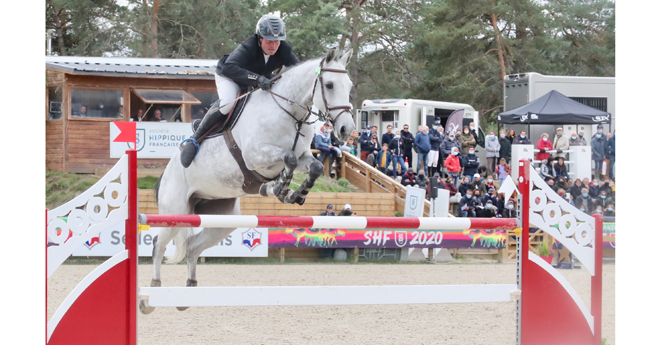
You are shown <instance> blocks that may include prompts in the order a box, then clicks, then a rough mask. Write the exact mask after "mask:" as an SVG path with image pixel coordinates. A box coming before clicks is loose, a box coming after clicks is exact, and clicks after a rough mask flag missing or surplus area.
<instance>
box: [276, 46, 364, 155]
mask: <svg viewBox="0 0 660 345" xmlns="http://www.w3.org/2000/svg"><path fill="white" fill-rule="evenodd" d="M324 63H325V58H323V59H321V63H320V64H319V66H318V67H317V68H316V79H315V80H314V87H313V88H312V102H313V101H314V94H315V93H316V85H317V84H318V82H319V81H320V82H321V98H322V99H323V105H324V106H325V113H324V112H322V111H320V110H319V112H318V113H317V112H315V111H313V110H312V108H311V107H306V106H304V105H301V104H299V103H298V102H296V101H294V100H292V99H287V98H286V97H283V96H281V95H278V94H276V93H275V92H273V91H270V90H264V91H266V92H268V93H270V95H271V97H273V101H274V102H275V104H277V106H278V107H280V109H281V110H282V111H284V112H285V113H287V114H289V116H291V117H292V118H293V119H294V120H295V121H296V123H295V127H296V138H295V139H294V141H293V148H292V149H291V151H294V150H295V149H296V144H297V143H298V138H299V137H300V136H303V137H304V136H305V135H304V134H302V133H300V131H301V129H302V126H303V125H313V124H314V122H316V121H308V120H309V117H310V116H311V115H312V114H314V115H316V116H317V117H318V118H319V119H320V120H322V121H326V122H327V121H328V120H330V121H331V122H333V124H334V123H336V122H337V119H339V116H341V115H342V114H344V113H348V114H350V115H351V117H353V113H352V112H351V106H350V105H345V106H337V107H329V106H328V100H327V99H326V98H325V89H324V88H323V72H330V73H346V74H348V71H347V70H343V69H333V68H323V64H324ZM281 76H282V72H280V74H278V75H277V76H275V77H274V78H273V81H275V80H277V79H279V78H280V77H281ZM276 96H277V97H279V98H281V99H283V100H285V101H287V103H289V104H290V105H293V104H295V105H297V106H298V107H300V108H302V109H304V110H306V111H307V115H305V116H304V117H303V118H302V119H297V118H296V117H295V116H294V115H293V114H291V112H289V111H288V110H286V109H285V108H284V107H282V105H281V104H280V103H279V102H278V101H277V99H275V97H276ZM338 109H342V111H341V112H339V114H337V116H335V118H334V120H333V119H332V118H330V119H328V117H329V116H326V114H330V112H331V111H333V110H338Z"/></svg>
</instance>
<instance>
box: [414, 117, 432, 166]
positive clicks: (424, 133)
mask: <svg viewBox="0 0 660 345" xmlns="http://www.w3.org/2000/svg"><path fill="white" fill-rule="evenodd" d="M420 127H422V128H421V130H420V131H419V133H417V135H416V136H415V147H416V148H417V172H418V173H419V172H420V171H421V169H422V167H423V168H424V170H423V171H424V174H428V163H429V151H431V140H430V139H429V135H428V132H429V128H428V127H426V126H420Z"/></svg>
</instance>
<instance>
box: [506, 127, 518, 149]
mask: <svg viewBox="0 0 660 345" xmlns="http://www.w3.org/2000/svg"><path fill="white" fill-rule="evenodd" d="M506 139H507V140H508V141H509V142H510V143H511V145H513V143H514V141H515V140H516V131H514V130H513V128H512V129H510V130H509V133H507V135H506Z"/></svg>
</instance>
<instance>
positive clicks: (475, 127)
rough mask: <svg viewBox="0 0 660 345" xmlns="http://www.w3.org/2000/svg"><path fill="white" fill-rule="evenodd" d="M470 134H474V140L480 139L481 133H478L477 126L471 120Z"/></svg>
mask: <svg viewBox="0 0 660 345" xmlns="http://www.w3.org/2000/svg"><path fill="white" fill-rule="evenodd" d="M470 134H472V136H473V137H474V140H476V141H479V133H477V126H476V125H475V124H474V122H470Z"/></svg>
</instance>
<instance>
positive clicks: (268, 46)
mask: <svg viewBox="0 0 660 345" xmlns="http://www.w3.org/2000/svg"><path fill="white" fill-rule="evenodd" d="M259 41H260V42H261V49H262V50H263V51H264V53H266V54H268V55H273V54H275V53H276V52H277V48H279V47H280V41H269V40H267V39H265V38H263V37H262V38H260V39H259Z"/></svg>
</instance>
